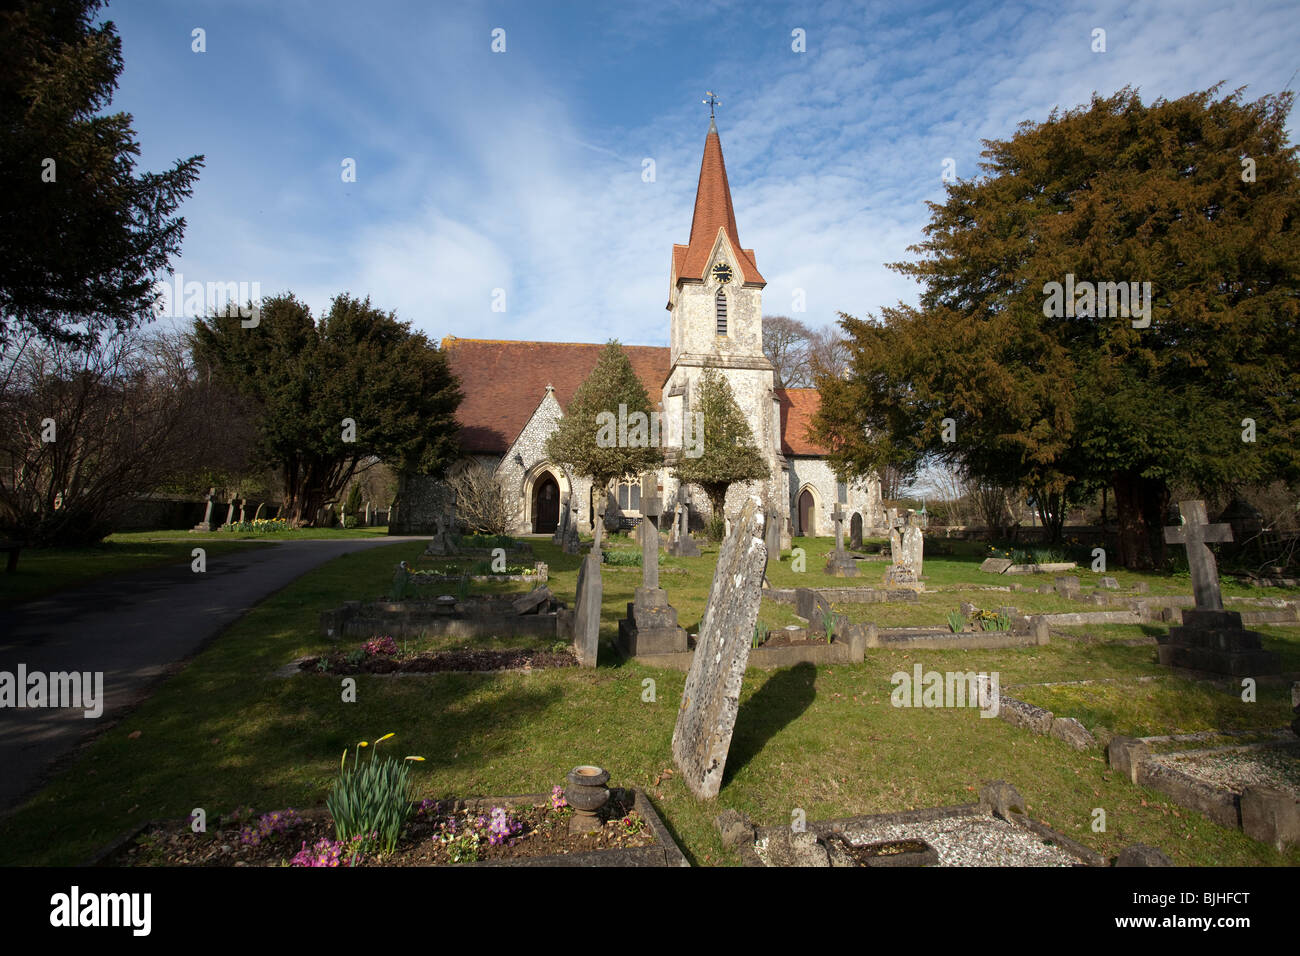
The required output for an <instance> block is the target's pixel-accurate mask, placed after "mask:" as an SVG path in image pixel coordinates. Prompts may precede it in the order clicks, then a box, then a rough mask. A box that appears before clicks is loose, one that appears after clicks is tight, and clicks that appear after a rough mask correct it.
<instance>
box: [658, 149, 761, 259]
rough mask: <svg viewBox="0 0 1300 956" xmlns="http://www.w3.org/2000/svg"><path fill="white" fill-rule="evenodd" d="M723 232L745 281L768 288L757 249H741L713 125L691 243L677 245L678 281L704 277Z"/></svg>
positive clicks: (702, 163)
mask: <svg viewBox="0 0 1300 956" xmlns="http://www.w3.org/2000/svg"><path fill="white" fill-rule="evenodd" d="M719 229H723V230H725V231H726V233H727V238H728V239H729V240H730V241H731V246H732V248H733V249H735V250H736V255H737V257H738V258H739V259H740V263H739V265H740V271H741V273H742V274H741V276H740V278H741V280H742V281H743V282H757V283H758V284H760V285H766V284H767V280H766V279H764V278H763V276H762V275H761V274H760V273H759V271H758V266H757V264H755V262H754V250H753V249H742V248H741V245H740V234H739V233H738V232H737V231H736V211H735V209H733V208H732V205H731V186H730V185H729V184H728V183H727V164H726V163H724V162H723V161H722V141H721V140H719V139H718V128H717V127H716V126H714V125H713V124H712V123H710V124H709V135H708V136H707V137H705V140H704V158H703V159H701V160H700V183H699V186H698V187H697V188H696V190H695V215H694V216H692V217H691V239H690V244H689V245H685V246H679V245H674V246H673V272H674V273H675V274H676V276H677V278H678V279H703V278H704V272H705V270H706V269H708V268H709V254H710V253H711V252H713V244H714V243H715V242H717V240H718V230H719Z"/></svg>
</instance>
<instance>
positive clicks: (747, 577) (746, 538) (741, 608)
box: [673, 498, 767, 800]
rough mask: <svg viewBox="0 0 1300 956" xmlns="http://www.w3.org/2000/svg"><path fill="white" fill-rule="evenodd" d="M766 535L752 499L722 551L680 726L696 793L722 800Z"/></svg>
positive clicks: (679, 750) (682, 762)
mask: <svg viewBox="0 0 1300 956" xmlns="http://www.w3.org/2000/svg"><path fill="white" fill-rule="evenodd" d="M762 532H763V510H762V508H761V507H760V505H759V502H758V501H757V500H755V499H752V498H751V499H750V500H749V501H747V502H746V503H745V506H744V508H743V509H742V510H741V512H740V516H739V518H738V520H737V521H736V522H735V524H734V527H733V530H732V533H731V534H729V535H728V536H727V538H726V539H725V540H724V541H723V542H722V547H721V549H720V551H719V553H718V564H717V567H716V568H715V569H714V572H713V586H712V587H711V588H710V589H709V601H708V604H707V606H706V607H705V609H704V619H703V621H702V622H701V624H700V636H699V640H698V642H697V644H696V648H695V656H694V657H693V658H692V659H691V669H690V672H689V673H688V674H687V675H686V686H685V688H684V689H683V691H682V702H681V707H680V709H679V710H678V712H677V725H676V726H675V727H674V728H673V762H674V763H675V764H676V765H677V767H678V768H679V769H680V770H681V771H682V778H683V780H684V781H685V782H686V786H687V787H689V788H690V790H691V792H692V793H694V794H695V795H696V796H697V797H700V798H702V799H706V800H707V799H712V798H713V797H716V796H717V795H718V790H719V789H720V788H721V786H722V773H723V770H724V769H725V767H726V763H727V751H728V749H729V748H730V746H731V735H732V732H733V730H734V729H735V726H736V714H737V712H738V710H739V708H740V687H741V683H742V681H743V680H744V677H745V665H746V664H748V663H749V647H750V641H751V640H752V638H753V634H754V624H755V622H756V621H757V620H758V609H759V603H760V602H761V601H762V582H763V568H764V566H765V565H766V563H767V546H766V545H765V544H764V543H763V539H762Z"/></svg>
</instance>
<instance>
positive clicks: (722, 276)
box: [713, 262, 731, 283]
mask: <svg viewBox="0 0 1300 956" xmlns="http://www.w3.org/2000/svg"><path fill="white" fill-rule="evenodd" d="M713 277H714V278H715V279H717V280H718V281H719V282H724V283H725V282H730V281H731V266H729V265H727V264H726V263H725V262H719V263H718V264H717V265H716V266H714V267H713Z"/></svg>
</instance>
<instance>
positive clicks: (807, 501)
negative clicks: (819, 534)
mask: <svg viewBox="0 0 1300 956" xmlns="http://www.w3.org/2000/svg"><path fill="white" fill-rule="evenodd" d="M816 509H817V506H816V505H815V504H814V503H813V496H812V492H811V491H809V490H808V489H807V488H805V489H804V490H803V491H802V492H800V493H799V533H800V534H801V535H810V534H815V533H816V529H817V523H816V518H817V513H816Z"/></svg>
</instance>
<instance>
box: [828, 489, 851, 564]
mask: <svg viewBox="0 0 1300 956" xmlns="http://www.w3.org/2000/svg"><path fill="white" fill-rule="evenodd" d="M831 519H832V520H833V521H834V522H835V550H834V551H832V552H831V553H830V555H829V556H828V557H827V558H826V573H827V574H829V575H831V576H832V577H837V578H856V577H857V576H858V565H857V562H856V561H854V560H853V557H852V555H850V554H849V553H848V552H847V551H845V550H844V510H843V509H842V508H841V507H840V503H839V502H838V501H837V502H835V508H834V510H833V511H831Z"/></svg>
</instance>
